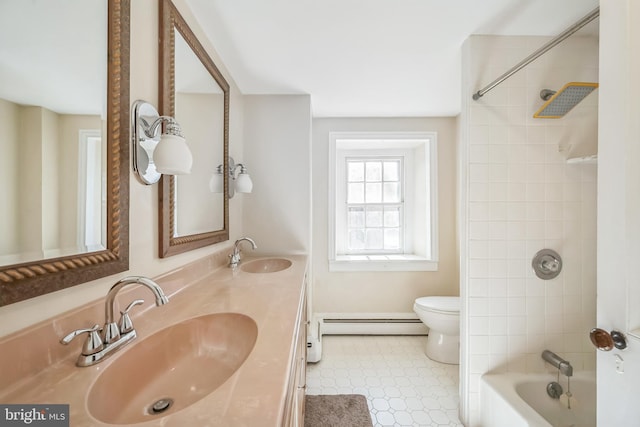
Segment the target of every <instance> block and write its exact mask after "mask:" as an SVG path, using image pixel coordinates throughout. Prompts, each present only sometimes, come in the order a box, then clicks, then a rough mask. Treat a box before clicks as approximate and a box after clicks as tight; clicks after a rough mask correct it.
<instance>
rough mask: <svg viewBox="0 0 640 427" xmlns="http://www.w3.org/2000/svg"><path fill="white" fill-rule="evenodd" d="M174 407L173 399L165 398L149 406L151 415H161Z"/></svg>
mask: <svg viewBox="0 0 640 427" xmlns="http://www.w3.org/2000/svg"><path fill="white" fill-rule="evenodd" d="M172 405H173V399H171V398H169V397H165V398H164V399H158V400H156V401H155V402H154V403H153V405H151V406H149V413H150V414H151V415H156V414H161V413H163V412H164V411H166V410H167V409H169V408H171V406H172Z"/></svg>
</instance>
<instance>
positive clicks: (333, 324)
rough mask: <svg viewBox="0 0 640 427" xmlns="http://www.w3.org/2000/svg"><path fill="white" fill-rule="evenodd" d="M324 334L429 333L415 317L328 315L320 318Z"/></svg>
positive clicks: (321, 329)
mask: <svg viewBox="0 0 640 427" xmlns="http://www.w3.org/2000/svg"><path fill="white" fill-rule="evenodd" d="M320 331H321V334H322V335H427V332H428V331H429V330H428V329H427V327H426V326H425V325H424V323H422V322H421V321H420V319H417V318H415V317H407V316H400V317H398V316H387V317H373V316H372V317H369V316H362V317H355V316H353V315H351V316H337V315H326V316H324V317H322V318H321V319H320Z"/></svg>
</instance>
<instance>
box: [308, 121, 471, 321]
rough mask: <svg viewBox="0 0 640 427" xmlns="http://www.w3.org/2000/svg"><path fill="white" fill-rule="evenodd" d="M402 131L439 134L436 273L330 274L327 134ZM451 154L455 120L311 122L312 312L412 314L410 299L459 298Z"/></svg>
mask: <svg viewBox="0 0 640 427" xmlns="http://www.w3.org/2000/svg"><path fill="white" fill-rule="evenodd" d="M405 131H406V132H421V131H422V132H426V131H429V132H430V131H435V132H437V134H438V195H439V200H438V224H439V230H438V234H439V257H440V262H439V268H438V271H436V272H349V273H336V272H334V273H330V272H329V262H328V247H327V245H328V241H327V239H328V226H329V222H328V185H329V183H328V173H329V164H328V161H329V133H330V132H405ZM455 153H456V129H455V119H454V118H335V119H331V118H316V119H314V120H313V215H314V221H313V258H312V263H313V271H314V278H313V290H314V301H313V312H314V313H412V312H413V301H414V300H415V299H416V298H418V297H421V296H426V295H458V292H459V286H458V262H457V249H456V247H457V245H456V241H457V238H456V230H455V225H456V223H455V218H456V211H455V202H456V200H455V196H454V195H455V193H456V188H455V177H456V154H455Z"/></svg>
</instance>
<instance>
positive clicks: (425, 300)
mask: <svg viewBox="0 0 640 427" xmlns="http://www.w3.org/2000/svg"><path fill="white" fill-rule="evenodd" d="M416 305H418V306H420V307H422V308H424V309H427V310H437V311H451V312H460V297H422V298H418V299H416Z"/></svg>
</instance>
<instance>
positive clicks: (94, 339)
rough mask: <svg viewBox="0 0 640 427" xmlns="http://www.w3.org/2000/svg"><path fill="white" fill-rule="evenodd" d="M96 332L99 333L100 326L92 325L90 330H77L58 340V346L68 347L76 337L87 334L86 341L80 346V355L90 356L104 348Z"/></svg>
mask: <svg viewBox="0 0 640 427" xmlns="http://www.w3.org/2000/svg"><path fill="white" fill-rule="evenodd" d="M98 332H100V325H94V326H93V327H92V328H87V329H78V330H76V331H73V332H71V333H70V334H68V335H67V336H65V337H64V338H62V339H61V340H60V344H64V345H68V344H69V343H70V342H71V341H72V340H73V339H74V338H75V337H77V336H78V335H82V334H84V333H88V334H89V336H87V339H86V341H85V342H84V345H83V346H82V354H83V355H84V356H90V355H92V354H95V353H97V352H99V351H100V350H102V349H103V348H104V344H103V343H102V339H101V338H100V334H99V333H98Z"/></svg>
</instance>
